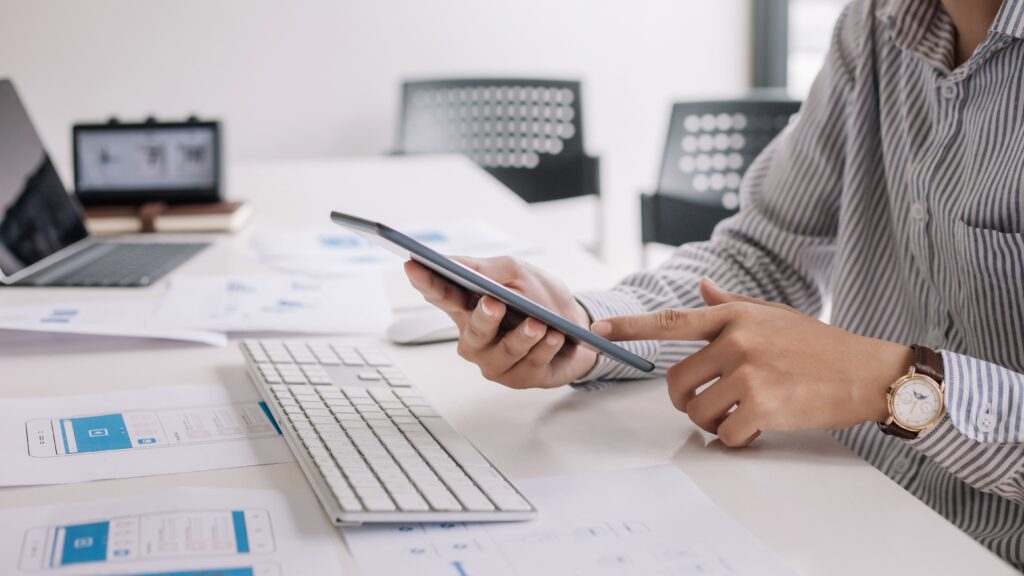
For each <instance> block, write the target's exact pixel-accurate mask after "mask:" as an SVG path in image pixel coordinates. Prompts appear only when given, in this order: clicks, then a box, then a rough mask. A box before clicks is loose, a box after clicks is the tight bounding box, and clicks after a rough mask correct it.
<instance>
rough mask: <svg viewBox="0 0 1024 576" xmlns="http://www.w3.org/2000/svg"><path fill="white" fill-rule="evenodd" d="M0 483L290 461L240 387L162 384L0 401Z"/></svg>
mask: <svg viewBox="0 0 1024 576" xmlns="http://www.w3.org/2000/svg"><path fill="white" fill-rule="evenodd" d="M0 458H2V459H3V462H4V464H3V466H0V486H19V485H29V484H65V483H71V482H85V481H89V480H102V479H106V478H129V477H134V476H155V475H160V474H174V473H179V472H193V471H196V470H215V469H219V468H237V467H240V466H255V465H258V464H274V463H278V462H291V461H293V460H294V457H293V456H292V453H291V451H289V449H288V446H287V444H285V441H284V438H283V437H282V436H281V431H280V429H279V428H278V425H277V422H275V421H274V419H273V417H272V416H271V414H270V411H269V409H268V407H267V405H266V404H264V403H263V401H262V400H260V398H259V395H258V394H257V392H256V391H255V390H254V389H253V388H251V387H249V386H244V387H243V386H238V387H232V388H228V387H223V386H187V385H186V386H162V387H156V388H142V389H136V390H128V391H123V392H110V393H103V394H89V395H80V396H56V397H46V398H27V399H6V400H0Z"/></svg>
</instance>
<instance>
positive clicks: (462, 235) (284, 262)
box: [252, 220, 537, 277]
mask: <svg viewBox="0 0 1024 576" xmlns="http://www.w3.org/2000/svg"><path fill="white" fill-rule="evenodd" d="M402 232H405V233H407V234H408V235H409V236H411V237H412V238H413V239H415V240H418V241H419V242H422V243H424V244H426V245H427V246H429V247H431V248H433V249H434V250H437V251H438V252H440V253H441V254H448V255H460V256H475V257H479V258H483V257H489V256H501V255H504V254H509V255H523V254H526V253H529V252H533V251H536V250H537V248H536V247H535V246H531V245H529V244H525V243H523V242H520V241H517V240H515V239H514V238H512V237H510V236H508V235H507V234H504V233H503V232H501V231H499V230H497V229H496V228H494V227H493V226H490V225H488V224H486V223H483V222H477V221H470V220H457V221H452V222H442V223H439V224H436V225H431V226H424V227H417V228H411V229H409V230H404V229H403V230H402ZM252 246H253V249H254V250H255V251H256V255H257V257H258V258H259V259H260V260H261V261H262V262H263V263H264V264H267V265H269V266H273V267H275V268H278V269H280V270H287V271H289V272H295V273H299V274H306V275H310V276H320V277H330V276H339V275H345V274H351V273H352V272H355V271H360V270H398V269H399V267H400V266H401V263H402V261H401V259H399V258H396V257H395V255H394V254H392V253H390V252H388V251H387V250H385V249H384V248H381V247H379V246H376V245H374V244H371V243H370V242H367V241H366V240H365V239H363V238H361V237H359V236H358V235H356V234H353V233H351V232H349V231H347V230H345V229H344V228H340V227H337V226H335V227H330V228H320V229H308V228H277V229H266V230H260V231H256V232H254V233H253V235H252Z"/></svg>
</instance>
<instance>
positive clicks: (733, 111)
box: [644, 98, 800, 244]
mask: <svg viewBox="0 0 1024 576" xmlns="http://www.w3.org/2000/svg"><path fill="white" fill-rule="evenodd" d="M799 110H800V102H798V101H794V100H788V99H769V98H755V99H745V100H731V101H713V102H679V103H676V104H675V105H674V106H673V107H672V118H671V120H670V124H669V130H668V138H667V140H666V143H665V153H664V156H663V157H662V164H661V172H660V175H659V178H658V189H657V191H656V192H655V196H661V197H662V198H660V199H658V200H657V201H646V204H645V211H646V212H652V211H653V213H645V215H644V219H645V221H644V227H645V231H644V241H645V242H648V241H653V242H663V243H671V244H680V243H683V242H689V241H695V240H706V239H707V238H710V236H711V231H712V230H713V229H714V226H715V225H716V224H717V223H718V222H719V221H720V220H722V219H724V218H727V217H729V216H731V215H732V214H735V213H736V212H737V211H738V209H739V203H740V202H739V188H740V179H741V178H742V176H743V173H744V172H745V171H746V169H747V168H748V167H749V166H750V164H751V163H752V162H753V161H754V159H755V158H756V157H757V155H758V154H760V153H761V151H762V150H764V148H765V146H767V145H768V143H769V142H771V141H772V139H773V138H775V136H777V135H778V134H779V132H781V131H782V129H783V128H785V127H786V125H787V124H789V122H790V120H791V118H792V117H793V116H794V115H795V114H796V113H797V112H798V111H799ZM648 227H650V228H653V229H654V230H653V231H651V230H647V228H648Z"/></svg>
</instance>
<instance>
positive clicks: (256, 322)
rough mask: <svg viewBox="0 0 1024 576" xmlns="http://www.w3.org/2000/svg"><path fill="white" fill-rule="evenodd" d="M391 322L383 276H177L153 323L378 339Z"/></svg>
mask: <svg viewBox="0 0 1024 576" xmlns="http://www.w3.org/2000/svg"><path fill="white" fill-rule="evenodd" d="M390 322H391V305H390V303H389V302H388V298H387V293H386V289H385V285H384V280H383V279H382V278H381V277H380V276H379V275H377V274H356V275H351V276H347V277H345V278H338V279H334V280H328V281H316V280H305V279H297V278H290V277H288V276H281V275H258V276H231V275H227V276H177V277H175V278H173V279H172V280H171V285H170V288H169V289H168V291H167V294H166V295H165V296H164V299H163V301H162V302H161V304H160V306H159V307H158V308H157V310H156V314H155V316H154V319H153V323H154V324H155V325H158V326H164V327H168V328H190V329H204V330H217V331H223V332H303V333H320V334H368V333H369V334H378V333H383V332H384V330H385V329H386V328H387V326H388V324H389V323H390Z"/></svg>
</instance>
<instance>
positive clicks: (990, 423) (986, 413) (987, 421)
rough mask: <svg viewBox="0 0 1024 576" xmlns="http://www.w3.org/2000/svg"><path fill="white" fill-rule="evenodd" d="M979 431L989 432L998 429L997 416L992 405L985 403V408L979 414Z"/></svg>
mask: <svg viewBox="0 0 1024 576" xmlns="http://www.w3.org/2000/svg"><path fill="white" fill-rule="evenodd" d="M977 427H978V431H979V432H983V433H988V432H991V431H993V430H995V429H996V417H995V416H994V415H993V414H992V405H991V404H985V407H984V410H982V411H981V414H979V415H978V423H977Z"/></svg>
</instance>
